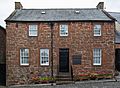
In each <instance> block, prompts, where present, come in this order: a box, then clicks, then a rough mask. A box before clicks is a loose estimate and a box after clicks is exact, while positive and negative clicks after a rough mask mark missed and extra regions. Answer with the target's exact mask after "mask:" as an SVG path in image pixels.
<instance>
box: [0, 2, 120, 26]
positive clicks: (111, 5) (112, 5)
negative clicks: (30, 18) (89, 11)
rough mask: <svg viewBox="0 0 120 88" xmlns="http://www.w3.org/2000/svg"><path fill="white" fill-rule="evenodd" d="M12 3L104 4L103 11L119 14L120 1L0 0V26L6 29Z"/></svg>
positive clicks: (48, 5) (42, 5)
mask: <svg viewBox="0 0 120 88" xmlns="http://www.w3.org/2000/svg"><path fill="white" fill-rule="evenodd" d="M14 2H21V4H22V5H23V8H28V9H31V8H33V9H34V8H37V9H40V8H96V6H97V4H98V3H99V2H104V3H105V8H104V9H105V10H106V11H109V12H120V0H0V25H1V26H3V27H4V28H5V27H6V24H5V21H4V20H5V19H6V18H7V17H8V16H9V15H10V14H11V13H12V12H13V11H14V7H15V5H14Z"/></svg>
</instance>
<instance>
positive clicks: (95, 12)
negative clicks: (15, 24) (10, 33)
mask: <svg viewBox="0 0 120 88" xmlns="http://www.w3.org/2000/svg"><path fill="white" fill-rule="evenodd" d="M43 11H45V14H44V13H42V12H43ZM75 11H79V12H80V13H75ZM111 20H112V19H111V18H109V17H108V16H107V15H105V14H104V12H103V11H102V10H99V9H96V8H92V9H77V8H74V9H21V10H15V11H14V12H13V13H12V14H11V15H10V16H9V17H8V18H7V19H6V21H111Z"/></svg>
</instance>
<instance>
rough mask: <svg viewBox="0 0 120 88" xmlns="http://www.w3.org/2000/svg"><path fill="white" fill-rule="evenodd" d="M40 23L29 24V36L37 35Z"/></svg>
mask: <svg viewBox="0 0 120 88" xmlns="http://www.w3.org/2000/svg"><path fill="white" fill-rule="evenodd" d="M37 31H38V25H29V36H37V34H38V33H37Z"/></svg>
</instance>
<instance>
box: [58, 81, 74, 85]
mask: <svg viewBox="0 0 120 88" xmlns="http://www.w3.org/2000/svg"><path fill="white" fill-rule="evenodd" d="M73 83H75V82H74V81H56V84H57V85H62V84H73Z"/></svg>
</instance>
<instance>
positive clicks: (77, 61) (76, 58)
mask: <svg viewBox="0 0 120 88" xmlns="http://www.w3.org/2000/svg"><path fill="white" fill-rule="evenodd" d="M72 64H73V65H80V64H81V55H73V56H72Z"/></svg>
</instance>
